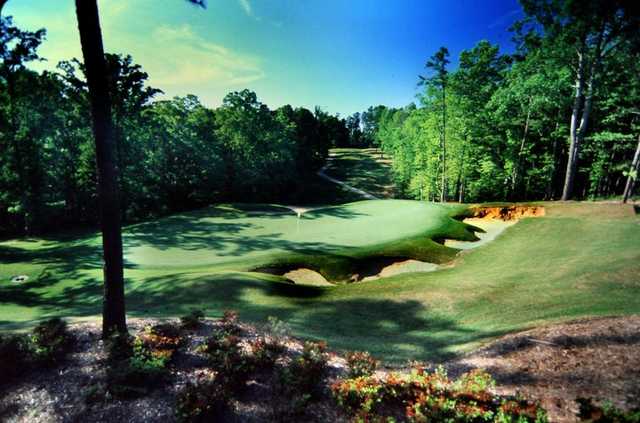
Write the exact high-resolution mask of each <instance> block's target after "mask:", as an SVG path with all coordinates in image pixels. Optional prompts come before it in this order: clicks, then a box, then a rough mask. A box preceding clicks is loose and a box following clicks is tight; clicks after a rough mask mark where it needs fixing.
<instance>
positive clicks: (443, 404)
mask: <svg viewBox="0 0 640 423" xmlns="http://www.w3.org/2000/svg"><path fill="white" fill-rule="evenodd" d="M491 386H493V380H492V379H491V377H490V376H489V375H487V374H486V373H483V372H479V371H474V372H471V373H469V374H466V375H463V376H462V377H461V378H460V379H459V380H458V381H451V380H449V378H448V377H447V375H446V372H444V370H442V369H439V370H437V371H436V372H433V373H427V372H424V371H423V370H421V369H418V370H414V371H413V372H412V373H411V374H410V375H399V374H395V373H392V374H390V375H388V376H387V377H386V378H384V379H378V378H376V377H372V376H362V377H358V378H352V379H346V380H342V381H339V382H336V383H335V384H334V385H333V386H332V391H333V394H334V397H335V398H336V400H337V402H338V404H339V405H340V406H341V407H342V408H343V409H344V410H345V411H346V412H347V413H348V414H350V415H352V416H353V417H354V418H355V419H357V420H361V421H386V420H388V419H403V420H409V421H417V422H426V421H451V422H519V423H524V422H546V414H545V413H544V410H542V409H541V408H540V407H539V406H538V404H536V403H532V402H530V401H526V400H524V399H520V398H502V397H498V396H495V395H494V394H492V393H491V392H490V391H489V388H490V387H491Z"/></svg>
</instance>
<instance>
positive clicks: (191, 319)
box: [180, 310, 204, 330]
mask: <svg viewBox="0 0 640 423" xmlns="http://www.w3.org/2000/svg"><path fill="white" fill-rule="evenodd" d="M203 319H204V312H203V311H202V310H192V311H191V312H190V313H189V314H186V315H184V316H182V317H181V318H180V325H181V326H182V328H183V329H188V330H195V329H198V328H200V326H201V325H202V320H203Z"/></svg>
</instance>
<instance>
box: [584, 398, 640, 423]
mask: <svg viewBox="0 0 640 423" xmlns="http://www.w3.org/2000/svg"><path fill="white" fill-rule="evenodd" d="M577 402H578V404H579V405H580V411H579V414H578V417H579V418H580V420H581V421H584V422H593V423H596V422H597V423H640V408H635V409H633V410H629V411H623V410H620V409H619V408H616V407H615V406H614V405H613V404H611V403H610V402H605V403H604V404H603V405H602V406H598V405H596V404H594V403H593V400H592V399H591V398H578V399H577Z"/></svg>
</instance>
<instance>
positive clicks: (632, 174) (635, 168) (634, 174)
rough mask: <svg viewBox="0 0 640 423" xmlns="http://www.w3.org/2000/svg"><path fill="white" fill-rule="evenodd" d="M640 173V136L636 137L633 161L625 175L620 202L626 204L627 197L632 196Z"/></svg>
mask: <svg viewBox="0 0 640 423" xmlns="http://www.w3.org/2000/svg"><path fill="white" fill-rule="evenodd" d="M639 171H640V135H639V136H638V146H637V147H636V152H635V154H634V155H633V161H632V162H631V167H630V168H629V172H628V175H627V183H626V184H625V186H624V193H623V194H622V202H623V203H626V202H627V200H628V199H629V197H630V196H631V195H632V194H633V188H634V185H635V182H636V179H638V172H639Z"/></svg>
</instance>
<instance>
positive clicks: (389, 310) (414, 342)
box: [127, 274, 502, 362]
mask: <svg viewBox="0 0 640 423" xmlns="http://www.w3.org/2000/svg"><path fill="white" fill-rule="evenodd" d="M256 299H259V301H257V300H256ZM127 304H128V307H129V311H130V313H131V314H132V315H136V316H167V315H173V316H175V315H180V314H184V313H187V312H188V311H190V310H192V309H193V308H202V309H204V310H205V312H206V313H207V315H209V316H220V315H221V314H222V311H223V310H225V309H234V310H237V311H238V312H239V313H240V317H241V318H242V319H244V320H248V321H251V322H256V323H264V322H266V321H267V318H268V317H269V316H275V317H277V318H279V319H281V320H283V321H286V322H288V323H289V324H290V325H291V326H292V328H293V330H294V332H295V333H296V334H299V335H303V336H305V337H311V338H315V339H323V340H327V341H328V342H329V344H330V346H331V347H332V348H334V349H338V350H369V351H370V352H371V353H373V354H374V355H376V356H378V357H379V358H381V359H384V360H392V361H395V362H397V361H401V360H407V359H410V358H411V359H422V360H438V361H442V360H445V359H447V358H450V357H452V356H453V352H452V347H454V346H456V345H458V344H460V343H468V342H473V341H477V340H479V339H484V338H487V337H492V336H497V335H501V334H502V333H501V332H500V333H497V332H480V331H478V330H475V329H470V328H465V327H462V326H460V325H459V324H458V323H457V322H456V321H454V320H452V319H449V318H446V317H443V316H437V315H436V314H434V313H431V312H430V311H429V309H428V307H427V306H426V305H425V304H423V303H421V302H418V301H414V300H402V301H393V300H389V299H376V298H353V299H341V298H335V295H334V294H333V292H332V288H322V287H310V286H297V285H290V284H286V283H278V282H270V281H260V280H256V279H252V278H251V277H248V276H245V275H241V274H237V275H228V276H223V277H219V276H218V277H215V278H214V277H207V276H202V277H199V278H195V279H194V278H189V279H187V280H185V279H184V277H183V276H180V275H177V276H175V277H162V278H155V279H152V280H148V281H146V282H145V283H144V284H141V285H138V286H137V287H136V288H134V289H132V291H130V292H129V294H128V297H127Z"/></svg>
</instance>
